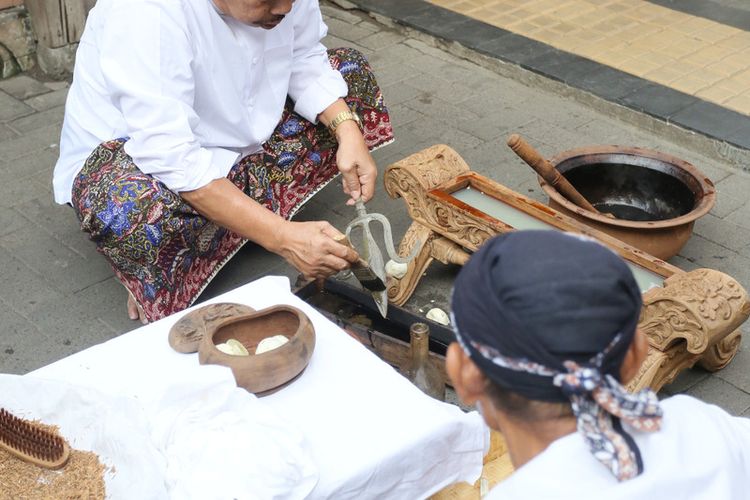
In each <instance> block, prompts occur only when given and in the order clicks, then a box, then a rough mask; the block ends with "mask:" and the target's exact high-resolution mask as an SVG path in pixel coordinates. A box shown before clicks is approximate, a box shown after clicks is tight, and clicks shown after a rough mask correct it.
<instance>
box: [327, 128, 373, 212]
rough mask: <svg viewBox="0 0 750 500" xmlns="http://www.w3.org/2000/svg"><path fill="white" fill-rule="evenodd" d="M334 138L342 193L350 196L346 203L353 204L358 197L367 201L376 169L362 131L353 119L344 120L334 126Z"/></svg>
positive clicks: (371, 192) (371, 193)
mask: <svg viewBox="0 0 750 500" xmlns="http://www.w3.org/2000/svg"><path fill="white" fill-rule="evenodd" d="M336 139H337V140H338V143H339V148H338V151H337V152H336V164H337V165H338V168H339V172H341V176H342V177H343V180H344V193H346V194H348V195H349V196H350V197H351V198H350V199H349V200H348V201H347V202H346V204H347V205H354V203H355V202H356V201H357V199H359V198H360V197H361V198H362V200H363V201H364V202H367V201H369V200H370V199H371V198H372V197H373V195H374V194H375V179H376V178H377V176H378V169H377V167H376V166H375V160H374V159H373V158H372V155H371V154H370V151H369V149H367V145H366V144H365V139H364V137H363V136H362V132H361V131H360V130H359V127H358V126H357V124H356V123H355V122H354V121H346V122H343V123H342V124H341V125H339V126H338V127H337V128H336Z"/></svg>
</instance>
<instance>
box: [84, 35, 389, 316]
mask: <svg viewBox="0 0 750 500" xmlns="http://www.w3.org/2000/svg"><path fill="white" fill-rule="evenodd" d="M329 59H330V62H331V66H332V67H333V68H334V69H336V70H338V71H339V72H340V73H341V74H342V75H343V77H344V80H346V83H347V85H348V87H349V95H348V96H347V97H346V98H345V100H346V102H347V103H348V104H349V106H350V107H351V108H353V109H354V110H356V112H357V113H358V114H359V116H360V117H361V119H362V124H363V129H364V137H365V142H366V144H367V146H368V147H369V148H370V150H373V149H375V148H377V147H379V146H382V145H384V144H387V143H389V142H391V141H392V140H393V130H392V128H391V123H390V118H389V115H388V111H387V109H386V107H385V105H384V103H383V96H382V94H381V92H380V89H379V87H378V85H377V82H376V81H375V78H374V76H373V74H372V71H371V69H370V66H369V64H368V62H367V60H366V59H365V58H364V56H363V55H362V54H360V53H359V52H357V51H355V50H352V49H334V50H329ZM292 109H293V103H291V101H289V100H288V101H287V104H286V107H285V109H284V112H283V114H282V117H281V121H280V122H279V125H278V126H277V127H276V130H275V131H274V133H273V135H272V136H271V138H270V139H269V140H268V141H267V142H266V143H265V144H263V150H262V151H261V152H258V153H255V154H252V155H249V156H246V157H244V158H242V159H241V160H240V161H239V162H238V163H237V164H235V165H234V166H233V167H232V169H231V171H230V172H229V174H228V176H227V177H228V178H229V180H231V181H232V182H233V183H234V184H235V185H236V186H237V187H239V188H240V189H241V190H242V191H243V192H245V193H246V194H247V195H248V196H250V197H252V198H253V199H254V200H256V201H257V202H259V203H260V204H262V205H263V206H265V207H266V208H268V209H269V210H272V211H273V212H275V213H277V214H279V215H281V216H282V217H284V218H286V219H289V218H291V217H292V216H293V215H294V214H295V213H296V212H297V211H298V210H299V209H300V207H301V206H302V205H303V204H304V203H305V202H306V201H307V200H309V199H310V198H311V197H312V195H313V194H315V193H316V192H317V191H319V190H320V189H322V188H323V187H324V186H325V185H326V184H328V183H329V182H330V181H331V180H332V179H333V178H335V177H336V176H337V175H338V173H339V172H338V169H337V166H336V146H337V144H336V141H335V139H334V138H333V136H332V135H331V133H330V132H329V131H328V129H327V128H326V127H325V126H323V125H322V124H318V125H315V124H312V123H311V122H309V121H307V120H306V119H304V118H302V117H301V116H300V115H298V114H296V113H294V112H293V111H292ZM125 142H126V140H125V139H116V140H112V141H108V142H105V143H102V144H101V145H99V146H98V147H97V148H96V150H94V152H93V153H92V154H91V156H89V158H88V159H87V160H86V163H85V165H84V167H83V169H82V170H81V172H80V173H79V174H78V176H77V177H76V179H75V182H74V184H73V203H72V205H73V208H74V209H75V211H76V213H77V215H78V218H79V220H80V221H81V229H82V230H83V231H85V232H87V233H89V235H90V237H91V239H92V240H93V241H94V242H95V243H96V245H97V249H98V250H99V252H100V253H102V254H103V255H104V256H105V257H106V258H107V260H108V261H109V263H110V264H111V265H112V268H113V270H114V272H115V275H116V276H117V278H118V279H119V280H120V282H122V284H123V285H125V287H126V288H127V289H128V291H129V292H130V293H131V294H132V295H133V297H134V298H135V300H136V302H137V303H138V305H139V306H140V307H141V308H142V310H143V312H144V314H145V316H146V318H147V319H148V320H149V321H154V320H157V319H159V318H162V317H164V316H167V315H169V314H172V313H174V312H177V311H180V310H182V309H185V308H187V307H188V306H190V305H191V304H192V303H193V302H194V301H195V299H196V298H197V297H198V295H200V293H201V292H202V291H203V289H204V288H205V287H206V285H208V283H209V282H210V280H211V279H212V278H213V277H214V276H215V275H216V273H217V272H218V271H219V270H220V269H221V267H222V266H223V265H224V264H225V263H226V262H227V261H228V260H229V259H230V258H231V257H232V256H233V255H234V254H235V253H236V252H237V251H238V250H239V249H240V247H241V246H242V245H243V244H244V243H245V240H243V239H242V238H240V237H239V236H238V235H237V234H235V233H233V232H232V231H229V230H227V229H224V228H222V227H219V226H217V225H216V224H214V223H212V222H210V221H208V220H207V219H205V218H204V217H202V216H201V215H200V214H198V213H197V212H196V211H195V210H194V209H193V208H192V207H191V206H190V205H188V204H187V203H185V201H183V199H182V198H181V197H180V196H179V195H178V194H177V193H175V192H173V191H171V190H169V189H168V188H167V187H166V186H165V185H164V184H163V183H161V182H160V181H158V180H157V179H155V178H153V177H152V176H150V175H148V174H144V173H143V172H141V171H140V170H139V169H138V167H137V166H136V165H135V164H134V163H133V161H132V159H131V158H130V157H129V156H128V155H127V154H126V153H125V151H124V149H123V145H124V144H125Z"/></svg>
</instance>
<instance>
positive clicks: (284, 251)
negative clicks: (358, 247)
mask: <svg viewBox="0 0 750 500" xmlns="http://www.w3.org/2000/svg"><path fill="white" fill-rule="evenodd" d="M341 236H342V234H341V232H340V231H339V230H337V229H336V228H335V227H333V226H332V225H331V224H329V223H328V222H325V221H313V222H290V221H284V223H283V225H282V226H281V228H280V229H279V231H278V250H276V253H278V254H279V255H281V256H282V257H284V258H285V259H286V260H287V262H289V263H290V264H291V265H292V266H294V267H295V268H296V269H297V270H298V271H299V272H300V273H302V275H303V276H305V277H306V278H327V277H328V276H331V275H333V274H336V273H337V272H339V271H343V270H344V269H348V268H349V267H350V266H351V265H352V264H353V263H355V262H357V259H358V258H359V255H357V252H355V251H354V250H352V249H351V248H349V247H347V246H346V245H343V244H341V243H339V242H337V241H336V239H335V238H337V237H341Z"/></svg>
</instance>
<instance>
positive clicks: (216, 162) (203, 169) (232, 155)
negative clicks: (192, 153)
mask: <svg viewBox="0 0 750 500" xmlns="http://www.w3.org/2000/svg"><path fill="white" fill-rule="evenodd" d="M238 156H239V153H237V152H235V151H230V150H228V149H223V148H201V149H200V150H198V156H197V158H196V161H195V163H194V164H193V167H194V169H195V171H194V172H185V180H184V182H183V186H182V187H181V188H180V189H179V191H194V190H196V189H198V188H202V187H203V186H205V185H207V184H209V183H210V182H211V181H214V180H216V179H221V178H223V177H226V176H227V174H229V171H230V170H231V169H232V166H234V162H235V161H236V160H237V157H238ZM189 174H193V175H189Z"/></svg>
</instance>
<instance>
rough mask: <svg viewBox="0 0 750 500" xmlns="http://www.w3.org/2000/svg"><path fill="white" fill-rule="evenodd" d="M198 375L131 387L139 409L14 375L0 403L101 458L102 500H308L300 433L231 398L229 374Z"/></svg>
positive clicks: (306, 456)
mask: <svg viewBox="0 0 750 500" xmlns="http://www.w3.org/2000/svg"><path fill="white" fill-rule="evenodd" d="M205 368H207V369H206V370H201V371H194V372H190V373H185V374H183V376H182V377H180V378H179V379H173V380H171V381H170V382H169V383H161V384H156V385H155V387H154V389H153V390H150V391H149V390H145V384H144V383H145V382H146V381H145V380H144V379H138V378H136V380H134V381H133V382H134V388H133V389H134V390H137V391H138V393H139V394H140V395H141V397H139V399H135V398H132V397H126V396H117V395H108V394H106V393H103V392H100V391H97V390H95V389H92V388H90V387H83V386H80V385H70V384H66V383H64V382H60V381H55V380H46V379H41V378H38V377H34V376H25V377H19V376H15V375H0V395H2V396H1V398H2V405H3V406H4V407H6V408H7V409H8V410H10V411H11V412H13V413H14V414H15V415H17V416H19V417H25V418H30V419H38V420H41V421H43V422H45V423H49V424H56V425H59V426H60V430H61V433H62V435H63V436H65V438H66V439H68V440H69V442H70V444H71V445H72V446H73V447H75V448H77V449H82V450H87V451H93V452H95V453H96V454H97V455H99V458H100V460H101V461H102V463H104V464H105V465H106V466H107V467H110V468H111V470H109V471H108V472H107V473H106V474H105V483H106V490H107V496H108V497H109V498H116V499H119V498H122V499H129V498H138V499H162V498H165V499H166V498H179V499H195V500H203V499H212V498H216V499H219V498H221V499H232V498H243V499H258V500H266V499H273V498H284V499H303V498H305V497H307V496H308V495H309V494H310V492H311V491H312V489H313V488H314V487H315V484H316V483H317V481H318V471H317V468H316V467H315V464H314V463H313V461H312V458H311V457H310V452H309V449H308V446H307V444H306V443H305V442H304V438H303V436H302V434H301V433H300V432H299V430H297V429H295V428H294V426H293V425H290V424H289V423H288V422H286V421H284V419H282V418H280V417H279V416H278V414H277V413H276V412H274V411H273V410H272V409H271V408H270V407H269V406H268V405H266V404H264V403H262V402H261V401H259V400H258V398H256V397H255V396H253V395H252V394H249V393H248V392H247V391H243V390H240V389H237V387H236V384H235V382H234V377H233V376H232V374H231V372H230V371H229V370H228V369H226V368H224V367H219V366H210V367H205ZM125 378H127V377H125ZM142 384H143V385H142ZM160 391H163V392H162V393H160ZM131 392H132V391H131ZM258 450H263V453H258ZM112 471H114V472H112Z"/></svg>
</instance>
